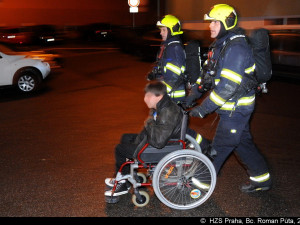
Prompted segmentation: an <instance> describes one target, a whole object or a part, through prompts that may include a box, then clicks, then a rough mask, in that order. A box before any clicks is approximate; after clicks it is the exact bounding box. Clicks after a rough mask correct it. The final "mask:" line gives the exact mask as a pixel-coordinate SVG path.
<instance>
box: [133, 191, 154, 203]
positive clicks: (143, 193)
mask: <svg viewBox="0 0 300 225" xmlns="http://www.w3.org/2000/svg"><path fill="white" fill-rule="evenodd" d="M139 193H140V195H141V197H142V201H139V200H138V199H137V197H136V195H132V202H133V204H134V205H135V206H137V207H144V206H146V205H148V203H149V201H150V197H149V194H148V193H147V192H146V191H139Z"/></svg>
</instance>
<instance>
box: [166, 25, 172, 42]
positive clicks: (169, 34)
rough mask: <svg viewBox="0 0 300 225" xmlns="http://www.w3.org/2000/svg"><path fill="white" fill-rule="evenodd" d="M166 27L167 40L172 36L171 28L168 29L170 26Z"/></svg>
mask: <svg viewBox="0 0 300 225" xmlns="http://www.w3.org/2000/svg"><path fill="white" fill-rule="evenodd" d="M167 29H168V36H167V40H169V39H170V38H171V37H173V36H172V34H171V30H170V28H169V27H167Z"/></svg>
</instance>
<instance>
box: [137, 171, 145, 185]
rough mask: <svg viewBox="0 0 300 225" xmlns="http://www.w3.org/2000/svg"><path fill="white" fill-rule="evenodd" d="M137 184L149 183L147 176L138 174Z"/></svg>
mask: <svg viewBox="0 0 300 225" xmlns="http://www.w3.org/2000/svg"><path fill="white" fill-rule="evenodd" d="M136 175H137V179H138V180H137V182H140V183H147V177H146V175H145V174H143V173H137V174H136Z"/></svg>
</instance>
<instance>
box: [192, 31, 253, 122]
mask: <svg viewBox="0 0 300 225" xmlns="http://www.w3.org/2000/svg"><path fill="white" fill-rule="evenodd" d="M236 36H237V35H236V34H235V33H233V32H229V33H228V34H226V35H225V36H224V37H222V38H220V39H217V40H216V41H215V43H214V44H213V46H212V47H213V49H212V55H211V58H210V59H209V60H213V62H214V63H216V67H215V77H214V78H215V87H214V88H213V89H212V90H211V92H210V94H209V96H208V97H206V98H205V99H204V101H203V102H202V104H201V105H200V106H198V107H196V108H195V110H197V111H198V112H199V114H200V117H203V116H205V115H206V114H209V113H212V112H214V111H217V113H218V114H228V115H230V114H231V113H233V112H240V113H242V114H244V115H248V114H249V113H252V112H253V110H254V105H255V90H254V89H252V90H245V87H246V86H247V84H248V83H249V82H250V79H249V76H254V70H255V62H254V57H253V54H252V49H251V46H250V45H249V44H248V42H247V40H246V39H245V38H237V40H236V41H232V43H230V44H229V45H228V46H227V47H226V48H224V52H222V53H220V51H221V50H222V49H223V46H224V45H225V44H226V43H227V42H228V41H230V39H233V38H234V37H236ZM219 55H220V57H219ZM216 61H217V62H216ZM206 63H209V62H206Z"/></svg>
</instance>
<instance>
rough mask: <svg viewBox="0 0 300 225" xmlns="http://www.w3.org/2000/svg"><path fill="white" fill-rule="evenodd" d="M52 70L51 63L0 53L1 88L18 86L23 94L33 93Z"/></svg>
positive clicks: (24, 56)
mask: <svg viewBox="0 0 300 225" xmlns="http://www.w3.org/2000/svg"><path fill="white" fill-rule="evenodd" d="M50 70H51V69H50V65H49V63H47V62H43V61H42V60H40V59H33V58H31V57H28V56H26V55H7V54H4V53H3V52H0V86H11V85H16V86H17V87H18V89H19V90H20V91H21V92H26V93H29V92H33V91H35V90H37V89H38V87H39V86H40V84H41V82H42V80H44V79H45V78H46V77H47V76H48V75H49V73H50Z"/></svg>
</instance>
